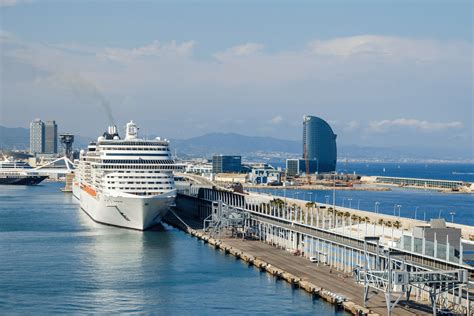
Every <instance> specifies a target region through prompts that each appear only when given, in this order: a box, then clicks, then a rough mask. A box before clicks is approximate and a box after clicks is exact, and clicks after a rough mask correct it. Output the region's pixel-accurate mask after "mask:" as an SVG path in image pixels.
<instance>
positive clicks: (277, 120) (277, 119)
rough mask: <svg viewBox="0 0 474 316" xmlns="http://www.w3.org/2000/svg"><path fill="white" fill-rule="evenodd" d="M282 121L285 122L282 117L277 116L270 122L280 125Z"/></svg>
mask: <svg viewBox="0 0 474 316" xmlns="http://www.w3.org/2000/svg"><path fill="white" fill-rule="evenodd" d="M282 121H283V117H281V115H277V116H275V117H272V119H271V120H270V123H272V124H280V123H281V122H282Z"/></svg>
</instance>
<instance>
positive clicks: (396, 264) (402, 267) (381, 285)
mask: <svg viewBox="0 0 474 316" xmlns="http://www.w3.org/2000/svg"><path fill="white" fill-rule="evenodd" d="M368 242H371V243H375V244H376V251H377V256H376V260H375V264H372V265H371V264H370V261H369V254H368V251H367V249H368V247H367V243H368ZM364 252H365V258H366V259H365V266H364V267H363V268H362V269H361V268H360V267H359V268H358V269H355V271H354V272H355V276H356V280H357V281H358V282H363V283H364V304H365V306H366V307H367V303H368V301H369V299H370V297H369V289H370V288H372V289H374V290H375V291H381V292H383V293H384V294H385V301H386V304H387V315H391V314H392V311H393V309H394V308H395V306H396V305H397V304H398V302H399V301H400V299H401V298H402V297H403V296H406V302H407V303H408V302H409V300H410V295H411V290H412V288H418V289H420V290H421V291H425V292H428V293H429V297H430V301H431V306H432V309H433V315H437V303H439V305H440V306H445V305H447V303H448V302H447V301H446V298H445V297H444V300H443V297H442V296H441V295H440V294H442V293H449V291H454V290H459V291H462V289H463V288H466V289H467V291H466V300H467V302H469V288H468V285H469V272H468V271H467V270H465V269H455V270H434V271H408V270H407V265H406V264H405V260H404V258H403V257H401V256H403V253H402V252H399V251H396V250H392V249H383V247H382V246H380V244H379V237H372V236H367V237H365V239H364ZM382 261H383V262H384V263H385V264H383V265H384V266H383V267H382ZM373 266H374V267H373ZM392 295H395V300H394V302H392ZM438 300H439V301H440V302H438ZM451 303H453V304H452V305H456V306H451V308H452V309H453V307H455V308H454V309H458V310H459V311H460V312H461V313H466V314H467V315H469V313H470V311H469V307H470V304H469V303H468V304H466V305H467V310H464V309H463V304H460V303H461V302H451ZM455 303H457V304H455ZM456 307H457V308H456Z"/></svg>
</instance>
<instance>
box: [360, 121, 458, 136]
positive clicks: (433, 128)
mask: <svg viewBox="0 0 474 316" xmlns="http://www.w3.org/2000/svg"><path fill="white" fill-rule="evenodd" d="M462 127H463V124H462V123H461V122H457V121H456V122H447V123H440V122H428V121H425V120H417V119H406V118H400V119H395V120H381V121H372V122H370V123H369V130H370V131H372V132H375V133H384V132H387V131H389V130H391V129H393V128H415V129H417V130H420V131H423V132H438V131H443V130H448V129H461V128H462Z"/></svg>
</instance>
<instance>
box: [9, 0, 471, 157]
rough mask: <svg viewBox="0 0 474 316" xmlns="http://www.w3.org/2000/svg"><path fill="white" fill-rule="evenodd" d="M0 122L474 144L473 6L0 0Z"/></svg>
mask: <svg viewBox="0 0 474 316" xmlns="http://www.w3.org/2000/svg"><path fill="white" fill-rule="evenodd" d="M0 11H1V14H0V53H1V63H0V66H1V77H0V102H1V103H0V125H3V126H8V127H18V126H21V127H28V125H29V122H30V121H31V120H32V119H34V118H41V119H43V120H51V119H54V120H56V121H57V123H58V125H59V129H60V131H63V132H72V133H76V134H79V135H83V136H92V137H94V136H98V135H99V134H101V133H102V132H103V131H104V130H105V127H106V126H107V125H108V124H109V122H110V121H113V122H114V123H115V124H117V126H118V127H119V128H123V126H124V125H125V123H126V122H127V121H129V120H131V119H133V120H134V121H135V122H136V123H137V124H138V125H139V126H140V129H141V132H142V133H144V134H146V135H160V136H162V137H166V138H190V137H193V136H199V135H203V134H205V133H210V132H233V133H240V134H244V135H251V136H272V137H275V138H282V139H294V140H296V139H300V138H301V135H302V118H303V115H305V114H311V115H315V116H319V117H321V118H323V119H325V120H327V121H328V122H329V123H330V125H331V126H332V128H333V130H334V132H335V133H336V134H338V143H340V144H355V145H360V146H384V147H391V146H414V147H430V148H446V149H447V150H448V149H449V148H468V149H469V148H470V150H471V152H472V150H473V149H472V148H473V128H472V125H473V86H474V85H473V16H472V15H473V4H472V2H471V1H428V0H426V1H425V0H423V1H421V0H420V1H383V0H382V1H337V0H336V1H306V2H300V1H291V2H290V1H220V2H218V1H175V2H163V1H146V2H143V1H35V0H23V1H22V0H0Z"/></svg>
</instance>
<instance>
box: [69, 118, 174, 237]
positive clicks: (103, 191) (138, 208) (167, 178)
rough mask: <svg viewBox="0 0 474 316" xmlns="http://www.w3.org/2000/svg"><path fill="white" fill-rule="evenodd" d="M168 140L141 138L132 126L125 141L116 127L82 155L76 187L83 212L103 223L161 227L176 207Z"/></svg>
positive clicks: (130, 226) (172, 163)
mask: <svg viewBox="0 0 474 316" xmlns="http://www.w3.org/2000/svg"><path fill="white" fill-rule="evenodd" d="M180 169H181V166H179V165H177V164H176V163H175V162H174V160H173V159H172V158H171V154H170V149H169V141H168V140H166V139H161V138H159V137H157V138H155V139H153V140H146V139H140V138H138V127H137V125H136V124H135V123H134V122H133V121H130V122H129V123H127V125H126V131H125V138H124V139H122V138H121V137H120V136H119V134H118V132H117V128H116V126H115V125H114V126H109V127H108V129H107V131H106V132H105V133H104V134H103V135H102V136H100V137H99V138H98V139H97V142H92V143H90V144H89V146H88V147H87V150H86V151H85V150H81V152H80V156H79V161H78V163H77V168H76V171H75V177H74V181H73V186H72V192H73V195H74V196H75V197H76V198H77V199H78V200H79V202H80V206H81V208H82V210H83V211H84V212H85V213H87V214H88V215H89V216H90V217H91V218H92V219H93V220H94V221H96V222H98V223H102V224H107V225H112V226H118V227H124V228H131V229H136V230H146V229H148V228H150V227H152V226H154V225H156V224H157V223H159V222H160V221H161V220H162V219H163V217H164V216H165V214H166V213H167V212H168V210H169V208H170V207H171V206H172V205H174V203H175V198H176V188H175V184H174V177H173V171H174V170H180Z"/></svg>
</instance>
